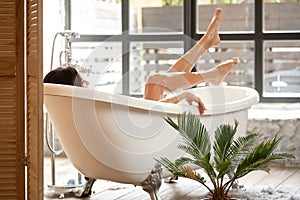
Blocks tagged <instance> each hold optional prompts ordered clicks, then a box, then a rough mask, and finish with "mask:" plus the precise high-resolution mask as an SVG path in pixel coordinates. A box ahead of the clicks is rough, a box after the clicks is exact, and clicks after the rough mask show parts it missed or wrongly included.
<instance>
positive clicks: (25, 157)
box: [22, 156, 27, 166]
mask: <svg viewBox="0 0 300 200" xmlns="http://www.w3.org/2000/svg"><path fill="white" fill-rule="evenodd" d="M22 163H23V165H24V166H27V156H24V157H23V158H22Z"/></svg>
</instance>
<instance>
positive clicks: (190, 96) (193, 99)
mask: <svg viewBox="0 0 300 200" xmlns="http://www.w3.org/2000/svg"><path fill="white" fill-rule="evenodd" d="M183 99H185V100H186V101H187V102H188V103H189V104H190V105H192V103H193V102H196V103H197V104H198V109H199V112H200V114H201V115H203V113H204V111H205V110H206V108H205V106H204V104H203V102H202V100H201V99H200V98H199V97H197V96H196V95H194V94H192V93H190V92H183V93H181V94H179V95H177V96H174V97H169V98H164V99H161V100H159V101H160V102H167V103H175V104H176V103H178V102H180V101H182V100H183Z"/></svg>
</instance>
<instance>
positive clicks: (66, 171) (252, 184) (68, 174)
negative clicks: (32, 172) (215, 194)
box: [44, 158, 300, 200]
mask: <svg viewBox="0 0 300 200" xmlns="http://www.w3.org/2000/svg"><path fill="white" fill-rule="evenodd" d="M55 163H56V173H55V174H56V176H55V181H56V182H55V185H56V186H63V185H66V184H67V182H68V181H69V182H70V180H71V181H72V180H75V182H77V180H78V178H77V176H78V173H77V171H76V169H74V167H73V166H72V165H71V164H70V163H69V161H68V160H67V159H65V158H56V161H55ZM44 180H45V181H44V182H45V198H44V199H45V200H50V199H59V196H58V195H57V194H55V195H53V193H51V192H49V190H48V189H47V188H48V185H49V184H50V185H51V184H52V181H51V167H50V159H49V158H45V167H44ZM239 184H240V185H243V186H244V188H243V190H248V189H250V188H256V187H261V188H262V187H263V188H272V189H275V190H279V191H282V192H285V193H290V194H291V195H295V196H297V197H299V199H298V198H293V199H297V200H300V168H280V167H272V168H271V172H270V174H268V173H266V172H263V171H256V172H252V173H250V174H248V175H246V176H245V177H243V178H241V179H240V180H239ZM206 194H207V190H206V189H205V188H204V187H203V186H202V185H200V184H199V183H197V182H195V181H192V180H189V179H185V178H179V180H178V181H176V182H175V183H167V182H163V184H162V186H161V188H160V190H159V195H160V197H161V199H162V200H179V199H180V200H196V199H197V200H199V199H200V198H201V197H203V196H205V195H206ZM64 198H65V199H67V200H72V199H78V198H75V197H74V194H73V193H66V194H65V196H64ZM82 199H85V200H115V199H118V200H149V199H150V197H149V195H148V194H147V193H146V192H145V191H143V190H142V188H141V187H135V186H133V185H130V184H120V183H116V182H112V181H105V180H97V181H96V182H95V184H94V187H93V194H92V195H91V196H90V197H88V198H82ZM288 199H290V198H288Z"/></svg>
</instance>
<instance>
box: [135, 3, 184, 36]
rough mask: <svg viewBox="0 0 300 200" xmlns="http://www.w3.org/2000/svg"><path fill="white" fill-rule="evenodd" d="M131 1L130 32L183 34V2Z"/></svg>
mask: <svg viewBox="0 0 300 200" xmlns="http://www.w3.org/2000/svg"><path fill="white" fill-rule="evenodd" d="M164 2H167V1H165V0H151V1H149V0H130V32H132V33H145V32H182V31H183V22H182V17H183V10H182V9H183V7H182V1H180V0H178V1H173V3H170V4H166V3H164Z"/></svg>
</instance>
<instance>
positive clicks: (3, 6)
mask: <svg viewBox="0 0 300 200" xmlns="http://www.w3.org/2000/svg"><path fill="white" fill-rule="evenodd" d="M24 55H25V54H24V1H21V0H1V1H0V199H24V198H25V169H24V165H23V162H22V159H23V157H24V150H25V119H24V116H25V111H24V99H25V96H24Z"/></svg>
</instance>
